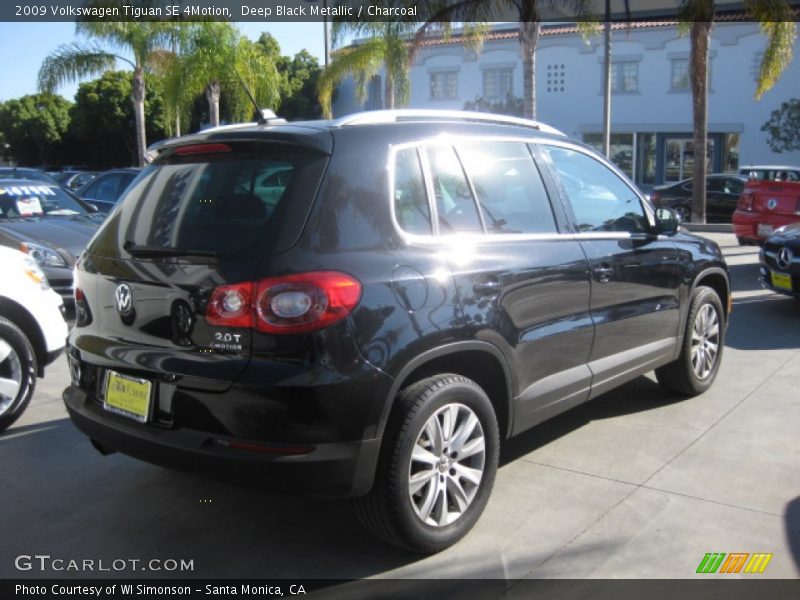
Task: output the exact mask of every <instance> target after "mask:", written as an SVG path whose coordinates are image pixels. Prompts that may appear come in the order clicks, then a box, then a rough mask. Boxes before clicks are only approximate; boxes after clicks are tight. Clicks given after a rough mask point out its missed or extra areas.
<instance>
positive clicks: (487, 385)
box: [376, 340, 513, 439]
mask: <svg viewBox="0 0 800 600" xmlns="http://www.w3.org/2000/svg"><path fill="white" fill-rule="evenodd" d="M438 373H455V374H457V375H463V376H464V377H467V378H469V379H471V380H473V381H474V382H475V383H477V384H478V385H479V386H480V387H481V388H482V389H483V390H484V391H485V392H486V395H487V396H489V400H490V402H491V403H492V406H493V407H494V410H495V414H496V415H497V424H498V428H499V430H500V435H501V439H505V438H508V437H510V435H511V429H512V424H513V413H512V410H513V402H512V399H513V393H512V391H513V387H512V386H513V382H512V378H511V372H510V370H509V368H508V364H507V362H506V359H505V357H504V356H503V353H502V352H501V351H500V349H499V348H497V346H495V345H493V344H490V343H488V342H483V341H478V340H473V341H463V342H453V343H451V344H447V345H444V346H439V347H437V348H433V349H431V350H428V351H426V352H423V353H421V354H419V355H417V356H415V357H414V358H413V359H411V360H410V361H409V362H408V363H407V364H406V365H405V366H404V367H403V368H402V369H401V370H400V372H399V373H398V374H397V375H396V376H395V378H394V381H393V382H392V385H391V386H390V388H389V391H388V393H387V395H386V399H385V402H384V407H383V411H382V413H381V416H380V420H379V422H378V427H377V432H376V434H377V435H376V437H383V432H384V430H385V429H386V425H387V423H388V422H389V418H390V417H391V414H392V411H393V409H394V407H395V398H396V397H397V394H398V392H399V391H400V390H401V389H403V388H405V387H407V386H409V385H410V384H412V383H415V382H417V381H419V380H421V379H424V378H425V377H427V376H430V375H432V374H438Z"/></svg>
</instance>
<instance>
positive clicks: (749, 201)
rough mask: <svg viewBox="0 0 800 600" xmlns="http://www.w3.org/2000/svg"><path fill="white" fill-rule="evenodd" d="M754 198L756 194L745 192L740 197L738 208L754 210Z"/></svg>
mask: <svg viewBox="0 0 800 600" xmlns="http://www.w3.org/2000/svg"><path fill="white" fill-rule="evenodd" d="M754 199H755V194H753V193H752V192H744V193H743V194H742V195H741V196H740V197H739V204H738V205H737V206H736V208H738V209H739V210H744V211H747V212H752V210H753V201H754Z"/></svg>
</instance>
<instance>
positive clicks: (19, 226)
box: [0, 179, 102, 310]
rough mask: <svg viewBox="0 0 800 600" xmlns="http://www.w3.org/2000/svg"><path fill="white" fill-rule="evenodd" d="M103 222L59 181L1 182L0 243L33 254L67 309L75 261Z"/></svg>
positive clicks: (70, 305)
mask: <svg viewBox="0 0 800 600" xmlns="http://www.w3.org/2000/svg"><path fill="white" fill-rule="evenodd" d="M101 222H102V218H98V217H97V216H96V215H95V214H94V213H93V212H92V210H91V208H90V207H88V206H87V205H86V204H84V203H83V202H81V201H80V200H78V199H77V198H75V197H74V196H71V195H70V194H69V192H67V191H65V190H64V189H62V188H61V187H60V186H59V185H58V184H55V183H54V184H49V183H46V182H37V181H27V180H22V179H8V180H0V245H2V246H8V247H11V248H14V249H15V250H22V251H23V252H25V253H27V254H30V255H31V257H33V258H34V259H35V260H36V262H37V264H38V265H39V266H40V267H41V268H42V269H43V270H44V272H45V275H47V279H48V281H49V282H50V285H51V286H52V287H53V289H54V290H55V291H56V292H57V293H58V294H59V295H60V296H61V297H62V299H63V300H64V303H65V304H66V306H67V308H68V309H69V310H71V309H72V307H73V306H74V300H73V294H72V269H73V267H74V266H75V260H76V258H77V257H78V255H79V254H80V253H81V251H82V250H83V248H84V247H85V246H86V242H88V241H89V238H90V237H91V236H92V235H94V232H95V231H96V230H97V227H98V226H99V224H100V223H101Z"/></svg>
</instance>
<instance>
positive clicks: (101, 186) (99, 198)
mask: <svg viewBox="0 0 800 600" xmlns="http://www.w3.org/2000/svg"><path fill="white" fill-rule="evenodd" d="M139 171H140V169H133V168H131V169H111V170H110V171H103V172H102V173H100V174H98V175H97V176H96V177H95V178H94V179H92V180H91V181H90V182H88V183H86V184H85V185H84V186H83V187H81V188H79V189H78V190H77V191H76V192H75V193H76V194H77V195H78V197H79V198H81V199H83V200H85V201H86V202H89V203H91V204H93V205H94V206H96V207H97V210H98V211H100V212H101V213H108V212H110V211H111V209H112V208H114V206H115V205H116V203H117V201H118V200H119V199H120V198H121V197H122V194H123V193H124V192H125V190H126V189H127V188H128V186H129V185H130V183H131V181H133V180H134V178H135V177H136V176H137V175H138V174H139Z"/></svg>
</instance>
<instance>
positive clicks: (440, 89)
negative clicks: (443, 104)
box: [431, 71, 458, 100]
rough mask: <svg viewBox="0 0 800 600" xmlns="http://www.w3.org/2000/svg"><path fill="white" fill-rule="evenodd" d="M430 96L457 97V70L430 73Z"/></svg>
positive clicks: (435, 97)
mask: <svg viewBox="0 0 800 600" xmlns="http://www.w3.org/2000/svg"><path fill="white" fill-rule="evenodd" d="M431 98H432V99H433V100H451V99H454V98H458V72H457V71H439V72H437V73H431Z"/></svg>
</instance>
